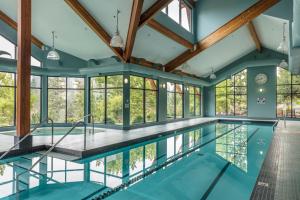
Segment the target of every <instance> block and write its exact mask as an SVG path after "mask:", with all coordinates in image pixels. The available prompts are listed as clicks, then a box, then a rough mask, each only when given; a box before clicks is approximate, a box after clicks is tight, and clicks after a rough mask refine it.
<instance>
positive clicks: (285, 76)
mask: <svg viewBox="0 0 300 200" xmlns="http://www.w3.org/2000/svg"><path fill="white" fill-rule="evenodd" d="M290 83H291V74H290V72H289V71H288V70H286V69H283V68H281V67H277V85H282V84H290Z"/></svg>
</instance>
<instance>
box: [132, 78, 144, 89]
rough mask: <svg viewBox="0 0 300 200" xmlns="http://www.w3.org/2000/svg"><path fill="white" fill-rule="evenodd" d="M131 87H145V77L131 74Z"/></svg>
mask: <svg viewBox="0 0 300 200" xmlns="http://www.w3.org/2000/svg"><path fill="white" fill-rule="evenodd" d="M130 88H139V89H143V88H144V78H143V77H139V76H130Z"/></svg>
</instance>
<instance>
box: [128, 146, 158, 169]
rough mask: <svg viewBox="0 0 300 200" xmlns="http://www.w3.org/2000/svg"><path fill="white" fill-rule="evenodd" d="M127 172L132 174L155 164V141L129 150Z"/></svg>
mask: <svg viewBox="0 0 300 200" xmlns="http://www.w3.org/2000/svg"><path fill="white" fill-rule="evenodd" d="M129 157H130V159H129V174H130V175H134V174H136V173H138V172H141V171H143V170H144V169H146V168H148V167H151V166H152V165H153V164H155V160H156V143H151V144H148V145H146V146H142V147H138V148H135V149H131V150H130V154H129Z"/></svg>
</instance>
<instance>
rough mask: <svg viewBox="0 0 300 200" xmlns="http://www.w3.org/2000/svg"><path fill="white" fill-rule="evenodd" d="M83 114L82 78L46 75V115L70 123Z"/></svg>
mask: <svg viewBox="0 0 300 200" xmlns="http://www.w3.org/2000/svg"><path fill="white" fill-rule="evenodd" d="M83 115H84V78H75V77H48V116H49V117H50V118H51V119H53V121H54V122H56V123H72V122H76V121H79V120H81V119H82V117H83Z"/></svg>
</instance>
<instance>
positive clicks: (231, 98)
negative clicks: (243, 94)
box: [227, 95, 234, 115]
mask: <svg viewBox="0 0 300 200" xmlns="http://www.w3.org/2000/svg"><path fill="white" fill-rule="evenodd" d="M227 115H234V96H233V95H228V96H227Z"/></svg>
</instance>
